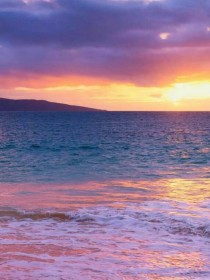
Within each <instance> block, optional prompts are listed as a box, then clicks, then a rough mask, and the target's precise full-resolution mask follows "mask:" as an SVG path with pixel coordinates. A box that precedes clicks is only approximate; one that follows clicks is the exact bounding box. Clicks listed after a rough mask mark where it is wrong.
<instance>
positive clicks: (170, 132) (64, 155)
mask: <svg viewBox="0 0 210 280" xmlns="http://www.w3.org/2000/svg"><path fill="white" fill-rule="evenodd" d="M209 160H210V113H117V112H116V113H111V112H103V113H102V112H100V113H32V112H31V113H24V112H22V113H21V112H18V113H16V112H14V113H7V112H1V113H0V227H1V231H0V268H1V269H0V279H4V280H11V279H17V280H40V279H50V280H61V279H62V280H75V279H78V280H92V279H94V280H119V279H120V280H121V279H123V280H139V279H140V280H157V279H158V280H192V279H193V280H195V279H196V280H201V279H202V280H206V279H210V250H209V248H210V168H209V165H210V164H209Z"/></svg>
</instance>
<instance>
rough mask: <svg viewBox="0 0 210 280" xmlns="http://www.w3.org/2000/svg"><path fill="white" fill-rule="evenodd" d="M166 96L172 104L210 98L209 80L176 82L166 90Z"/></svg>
mask: <svg viewBox="0 0 210 280" xmlns="http://www.w3.org/2000/svg"><path fill="white" fill-rule="evenodd" d="M165 96H166V98H167V99H168V100H170V101H171V102H172V103H174V104H178V103H181V102H182V101H184V100H185V101H186V100H198V99H209V98H210V82H191V83H177V84H174V85H173V87H172V88H171V89H170V90H169V91H167V92H166V94H165Z"/></svg>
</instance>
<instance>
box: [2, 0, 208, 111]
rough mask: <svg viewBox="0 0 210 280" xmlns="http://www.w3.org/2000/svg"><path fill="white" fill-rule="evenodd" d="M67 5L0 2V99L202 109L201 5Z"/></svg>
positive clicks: (159, 0)
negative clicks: (0, 25) (1, 26)
mask: <svg viewBox="0 0 210 280" xmlns="http://www.w3.org/2000/svg"><path fill="white" fill-rule="evenodd" d="M70 2H71V1H70ZM70 2H69V3H67V2H65V1H62V0H53V1H46V0H33V1H29V0H28V1H23V0H15V1H14V3H15V5H14V4H11V3H9V2H8V4H2V5H1V4H0V20H1V17H3V18H2V20H4V28H3V29H2V30H1V31H0V97H4V98H14V99H45V100H49V101H54V102H59V103H67V104H72V105H81V106H88V107H93V108H101V109H106V110H116V111H121V110H122V111H209V110H210V76H209V73H210V63H209V52H210V18H209V15H208V10H210V5H209V4H208V3H207V2H205V3H204V1H203V2H202V3H200V4H199V3H198V2H196V1H193V0H190V2H191V4H190V5H189V3H188V2H189V1H186V0H184V1H182V3H178V2H177V1H175V0H170V1H169V0H134V1H122V0H121V1H120V0H119V1H114V0H106V1H105V2H104V3H102V2H100V1H93V0H78V2H77V3H76V2H74V3H73V2H72V3H70ZM80 2H81V3H80ZM5 3H6V2H5ZM5 12H7V13H8V17H5V16H4V15H5ZM9 13H10V14H11V16H9ZM195 14H196V17H195V16H194V15H195ZM30 18H32V19H33V21H31V20H30ZM26 27H27V28H26ZM12 30H13V31H12Z"/></svg>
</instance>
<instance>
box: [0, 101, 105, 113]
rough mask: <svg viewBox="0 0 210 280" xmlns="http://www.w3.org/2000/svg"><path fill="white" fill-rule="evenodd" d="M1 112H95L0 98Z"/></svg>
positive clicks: (73, 107) (93, 110) (38, 102)
mask: <svg viewBox="0 0 210 280" xmlns="http://www.w3.org/2000/svg"><path fill="white" fill-rule="evenodd" d="M0 111H34V112H50V111H54V112H56V111H57V112H95V111H102V110H98V109H93V108H87V107H81V106H74V105H67V104H61V103H54V102H49V101H45V100H32V99H17V100H14V99H6V98H0Z"/></svg>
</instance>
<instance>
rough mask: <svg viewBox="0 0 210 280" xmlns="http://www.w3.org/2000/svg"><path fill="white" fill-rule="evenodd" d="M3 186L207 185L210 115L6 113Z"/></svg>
mask: <svg viewBox="0 0 210 280" xmlns="http://www.w3.org/2000/svg"><path fill="white" fill-rule="evenodd" d="M0 137H1V138H0V169H1V174H0V181H1V182H26V181H27V182H40V181H41V182H50V181H53V182H55V181H57V182H61V181H63V182H68V181H74V180H82V179H84V180H93V179H97V180H98V179H99V180H101V179H119V178H121V179H122V178H124V179H145V178H166V177H167V178H169V177H170V178H173V177H197V176H199V177H207V178H209V175H210V171H209V169H208V166H209V162H210V113H109V112H104V113H102V112H100V113H24V112H23V113H20V112H17V113H16V112H14V113H7V112H1V113H0Z"/></svg>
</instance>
